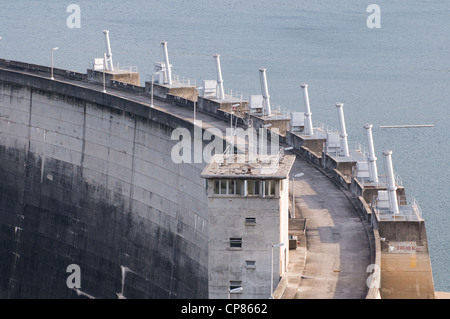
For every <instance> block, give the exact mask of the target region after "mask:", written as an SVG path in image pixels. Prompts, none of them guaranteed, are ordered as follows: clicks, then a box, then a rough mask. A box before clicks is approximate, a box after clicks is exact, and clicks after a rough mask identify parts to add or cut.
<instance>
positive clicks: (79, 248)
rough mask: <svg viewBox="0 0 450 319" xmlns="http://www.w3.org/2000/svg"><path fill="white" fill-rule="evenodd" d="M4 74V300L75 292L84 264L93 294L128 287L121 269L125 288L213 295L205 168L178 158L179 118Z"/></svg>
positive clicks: (0, 276)
mask: <svg viewBox="0 0 450 319" xmlns="http://www.w3.org/2000/svg"><path fill="white" fill-rule="evenodd" d="M2 75H3V77H2V79H1V80H0V114H1V119H0V135H1V146H0V157H1V160H0V180H1V181H2V182H1V186H0V192H1V200H0V212H1V213H0V220H1V222H0V242H1V243H2V245H1V246H0V255H1V258H0V297H1V298H61V297H63V298H66V297H69V298H70V297H73V298H78V296H77V295H76V293H75V291H74V290H71V289H68V287H67V285H66V279H67V278H68V276H69V275H70V274H69V273H67V272H66V268H67V266H68V265H71V264H77V265H79V267H80V269H81V288H80V290H82V291H83V292H85V293H88V294H89V295H92V296H94V297H96V298H116V297H117V293H119V292H121V291H122V288H121V287H122V282H123V280H124V278H123V276H122V274H121V267H122V266H123V267H127V269H129V272H128V273H127V274H126V278H125V280H124V281H125V286H124V289H123V292H124V295H125V297H129V298H201V297H204V298H206V297H207V234H208V214H207V203H206V192H205V188H204V181H203V180H201V178H200V173H201V170H202V168H203V166H202V165H201V164H180V165H176V164H174V163H173V162H172V160H171V157H170V151H171V149H172V147H173V145H174V143H175V141H172V140H171V139H170V137H171V135H170V134H171V132H172V129H173V125H177V122H176V119H174V118H172V117H170V119H168V118H167V117H164V116H159V117H157V115H155V113H157V111H154V112H153V113H154V116H155V120H151V119H148V116H147V117H143V116H139V115H138V114H139V110H138V109H134V110H133V109H131V105H130V104H128V106H123V105H121V102H119V99H114V98H112V99H110V100H106V99H102V97H100V96H98V95H95V94H94V95H89V94H91V93H92V92H90V91H88V90H86V89H84V88H80V87H75V86H70V85H69V86H67V85H66V86H64V85H63V86H62V87H53V88H52V86H51V85H57V84H54V83H53V82H52V83H50V82H49V80H47V79H40V78H35V79H32V78H24V77H23V76H22V75H21V74H16V75H12V74H8V75H5V74H2ZM30 81H31V82H30ZM33 81H34V82H33ZM22 82H25V83H26V84H22ZM59 84H60V83H59ZM39 86H41V87H39ZM45 87H46V88H47V89H43V88H45ZM65 92H70V94H65ZM94 93H95V92H94ZM74 95H78V96H79V97H74ZM96 101H97V102H96ZM122 103H126V101H125V102H123V101H122ZM121 107H123V109H120V108H121ZM127 107H128V108H129V109H128V111H126V110H125V108H127ZM143 108H144V106H143ZM145 108H146V109H148V107H147V106H145ZM144 111H145V110H144ZM170 125H172V126H170Z"/></svg>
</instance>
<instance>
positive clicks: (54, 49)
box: [51, 47, 59, 80]
mask: <svg viewBox="0 0 450 319" xmlns="http://www.w3.org/2000/svg"><path fill="white" fill-rule="evenodd" d="M58 49H59V47H56V48H52V76H51V79H52V80H54V79H55V78H54V77H53V51H56V50H58Z"/></svg>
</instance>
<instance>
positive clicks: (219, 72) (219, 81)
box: [214, 54, 225, 100]
mask: <svg viewBox="0 0 450 319" xmlns="http://www.w3.org/2000/svg"><path fill="white" fill-rule="evenodd" d="M214 58H215V59H216V69H217V84H218V85H219V96H218V99H219V100H223V99H225V92H224V89H223V79H222V69H221V67H220V54H214Z"/></svg>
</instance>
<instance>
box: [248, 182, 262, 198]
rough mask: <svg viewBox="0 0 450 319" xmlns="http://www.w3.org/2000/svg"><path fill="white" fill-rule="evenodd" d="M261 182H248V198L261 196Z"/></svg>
mask: <svg viewBox="0 0 450 319" xmlns="http://www.w3.org/2000/svg"><path fill="white" fill-rule="evenodd" d="M260 187H261V182H260V181H257V180H249V181H247V194H248V196H252V195H259V194H261V189H260Z"/></svg>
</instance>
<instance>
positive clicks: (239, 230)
mask: <svg viewBox="0 0 450 319" xmlns="http://www.w3.org/2000/svg"><path fill="white" fill-rule="evenodd" d="M244 157H246V156H244V155H242V158H241V157H240V155H237V154H222V155H215V156H214V157H213V158H212V160H211V162H210V163H209V164H208V165H207V166H206V167H205V169H204V170H203V172H202V175H201V176H202V177H203V178H205V179H206V180H207V196H208V205H209V243H208V252H209V255H208V291H209V298H262V299H265V298H268V297H270V296H271V295H272V293H273V289H274V288H273V287H276V286H277V284H278V282H279V280H280V276H282V275H283V274H284V273H285V272H286V270H287V265H288V263H289V245H288V243H289V238H288V222H289V196H288V194H289V184H288V183H289V172H290V170H291V167H292V165H293V163H294V161H295V155H284V154H282V152H281V151H280V153H279V154H278V155H265V156H257V157H256V158H255V161H251V160H249V159H248V158H247V159H244Z"/></svg>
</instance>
